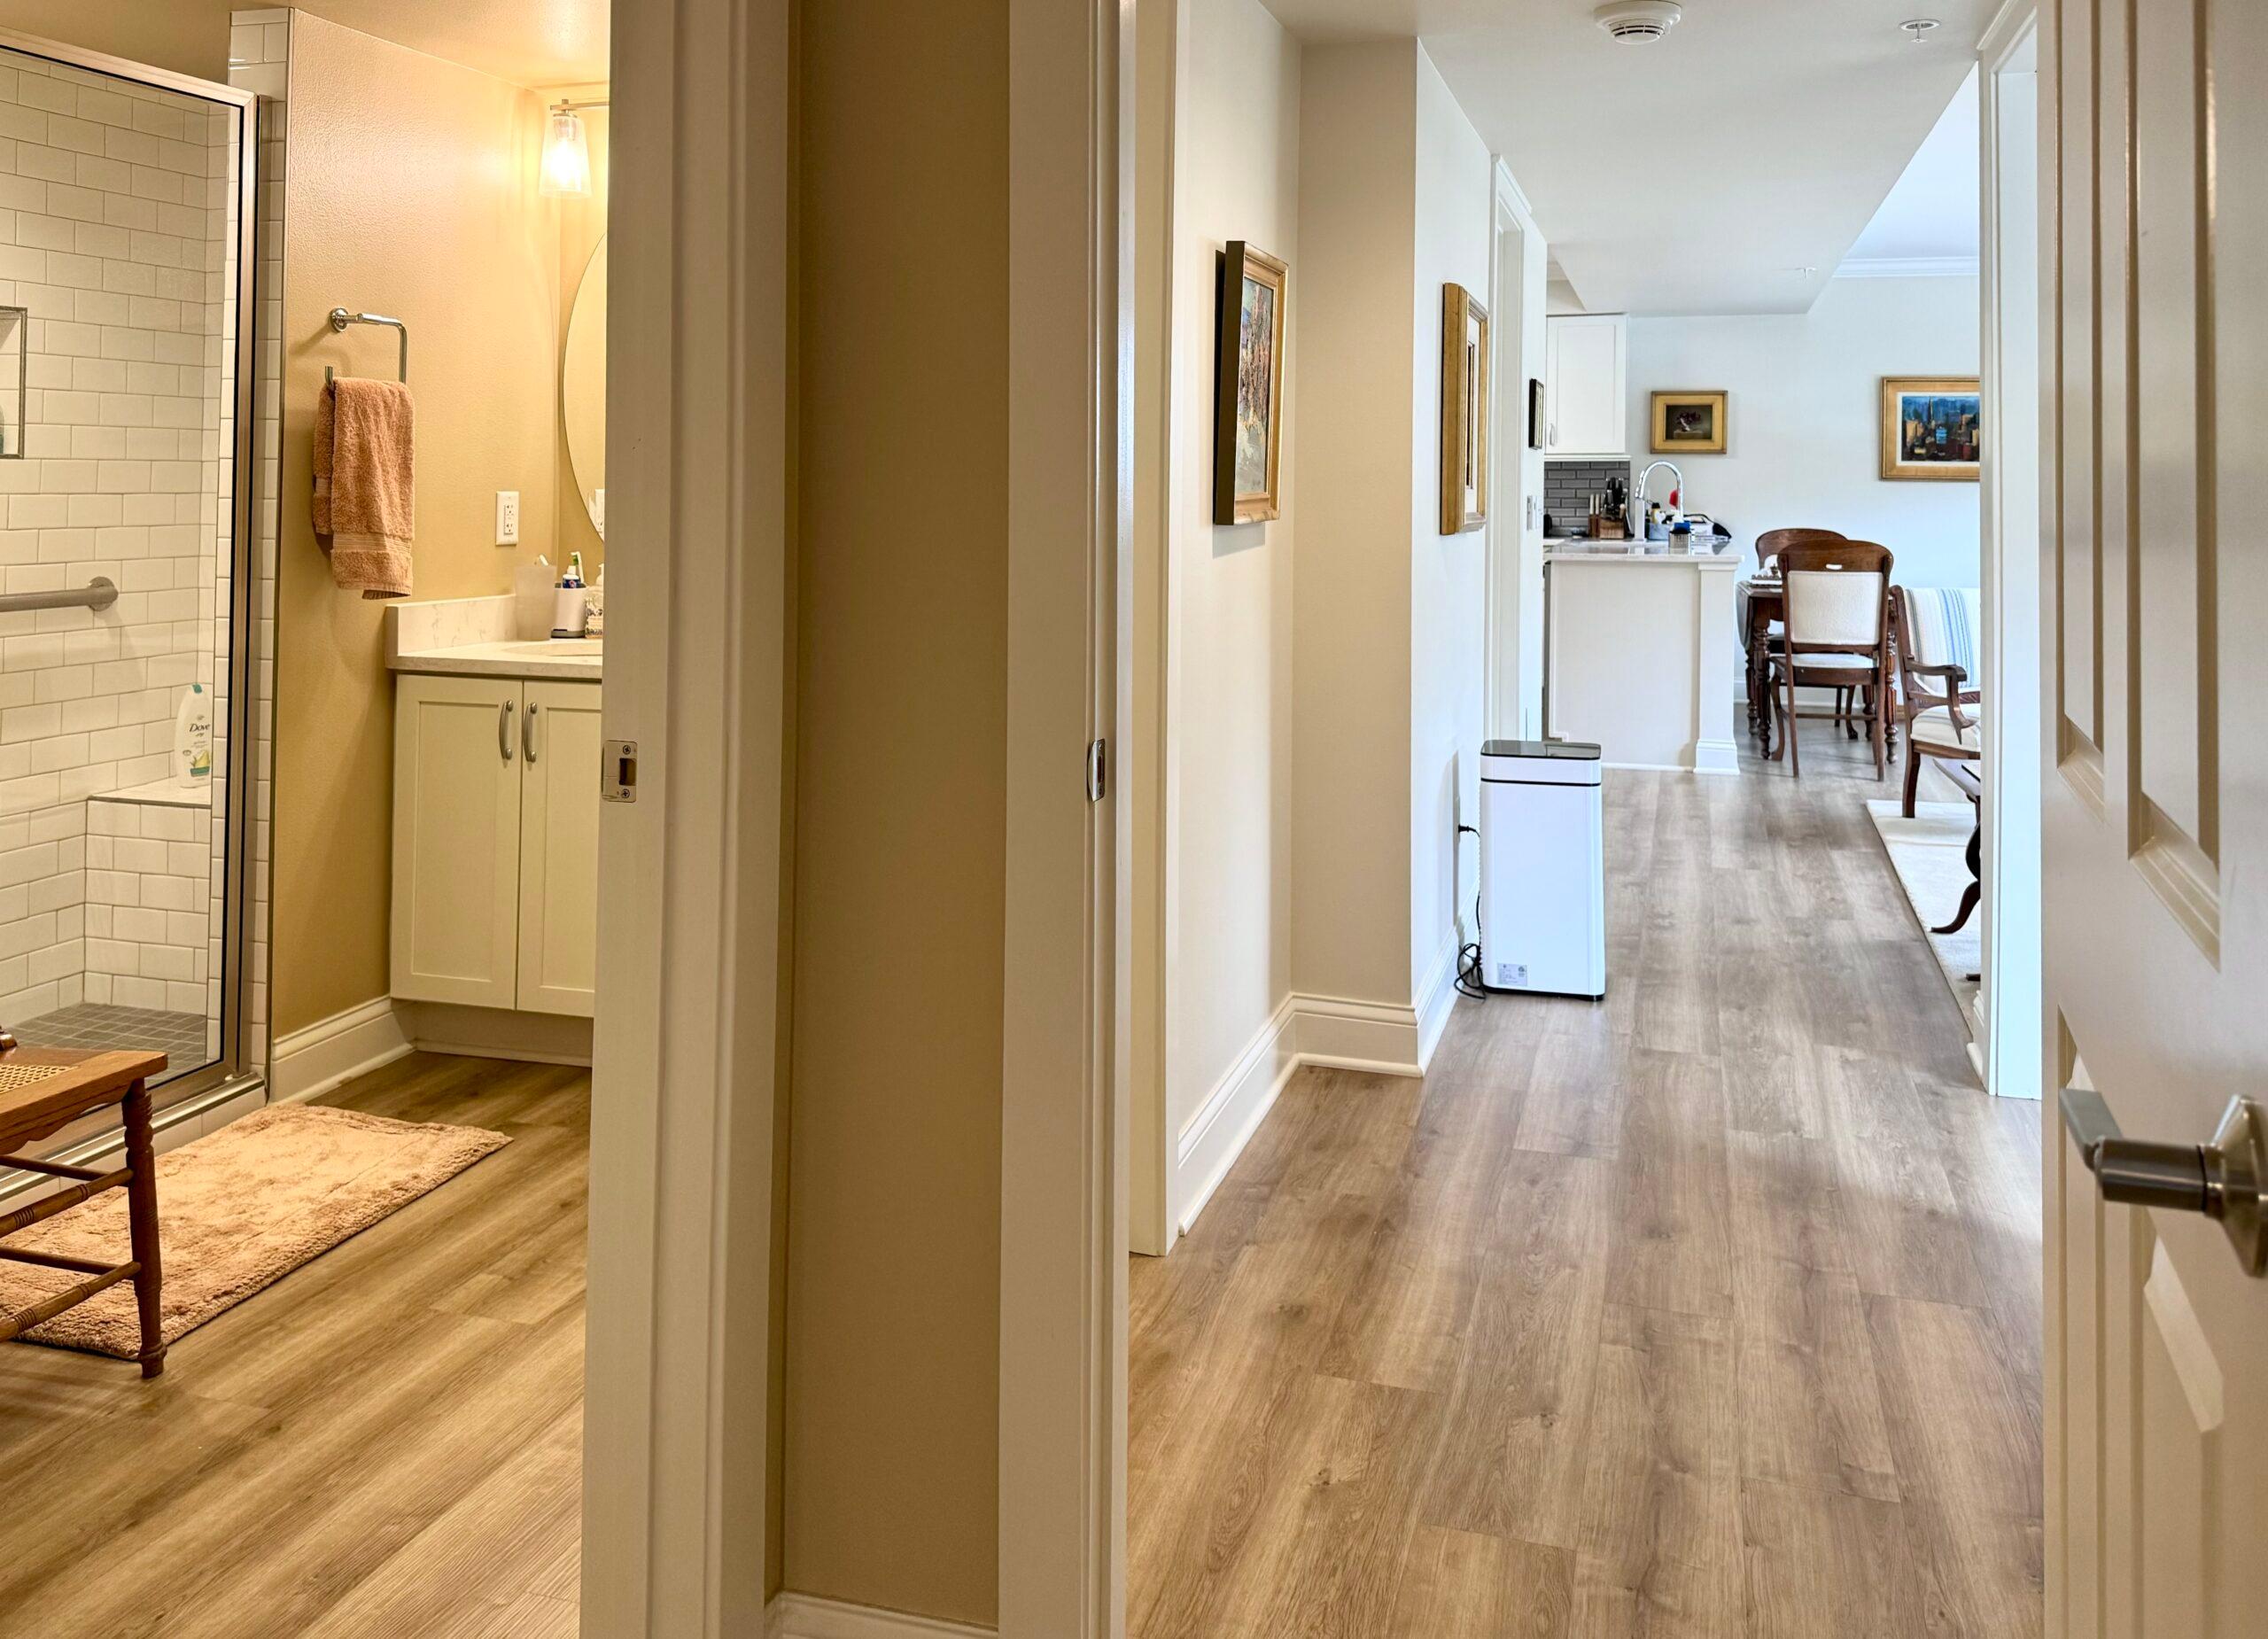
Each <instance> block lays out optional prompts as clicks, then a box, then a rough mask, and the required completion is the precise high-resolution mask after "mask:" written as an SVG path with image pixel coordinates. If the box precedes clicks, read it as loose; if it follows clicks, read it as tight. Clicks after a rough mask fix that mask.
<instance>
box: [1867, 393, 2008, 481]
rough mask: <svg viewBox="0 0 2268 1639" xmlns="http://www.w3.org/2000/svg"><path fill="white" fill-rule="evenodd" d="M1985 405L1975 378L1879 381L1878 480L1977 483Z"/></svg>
mask: <svg viewBox="0 0 2268 1639" xmlns="http://www.w3.org/2000/svg"><path fill="white" fill-rule="evenodd" d="M1984 455H1985V402H1984V399H1983V397H1982V396H1981V394H1980V393H1979V392H1978V388H1977V377H1974V376H1885V377H1883V378H1882V475H1883V477H1884V478H1938V479H1945V480H1950V481H1953V482H1955V483H1960V482H1967V483H1970V484H1974V483H1975V482H1976V481H1977V465H1978V463H1979V462H1981V461H1982V460H1983V459H1984Z"/></svg>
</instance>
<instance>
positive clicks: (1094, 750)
mask: <svg viewBox="0 0 2268 1639" xmlns="http://www.w3.org/2000/svg"><path fill="white" fill-rule="evenodd" d="M1108 786H1109V781H1108V778H1107V771H1106V758H1105V742H1103V741H1100V740H1090V741H1089V742H1087V801H1089V802H1091V803H1099V802H1100V801H1102V799H1103V793H1104V792H1105V791H1106V790H1107V788H1108Z"/></svg>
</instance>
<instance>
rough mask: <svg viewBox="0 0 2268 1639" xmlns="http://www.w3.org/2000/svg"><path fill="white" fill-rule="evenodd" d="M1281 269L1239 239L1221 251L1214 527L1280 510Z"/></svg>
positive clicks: (1255, 520) (1258, 518)
mask: <svg viewBox="0 0 2268 1639" xmlns="http://www.w3.org/2000/svg"><path fill="white" fill-rule="evenodd" d="M1286 276H1287V273H1286V269H1285V266H1284V264H1283V263H1282V262H1280V261H1278V260H1276V258H1274V257H1273V256H1270V255H1269V254H1268V253H1267V252H1265V251H1260V250H1255V249H1254V248H1253V247H1252V246H1251V245H1247V244H1246V243H1245V242H1244V241H1243V240H1242V239H1231V240H1230V241H1229V244H1228V248H1227V249H1226V250H1224V251H1223V252H1221V291H1220V328H1219V330H1217V331H1216V337H1215V342H1214V353H1213V360H1214V373H1215V383H1214V394H1215V397H1214V413H1213V522H1214V523H1216V524H1252V523H1258V522H1261V521H1263V520H1265V519H1269V518H1272V517H1277V516H1278V515H1279V514H1280V512H1281V511H1282V509H1283V494H1282V491H1281V489H1280V488H1279V485H1278V474H1279V473H1280V472H1281V470H1282V462H1283V447H1284V416H1283V403H1284V297H1285V279H1286Z"/></svg>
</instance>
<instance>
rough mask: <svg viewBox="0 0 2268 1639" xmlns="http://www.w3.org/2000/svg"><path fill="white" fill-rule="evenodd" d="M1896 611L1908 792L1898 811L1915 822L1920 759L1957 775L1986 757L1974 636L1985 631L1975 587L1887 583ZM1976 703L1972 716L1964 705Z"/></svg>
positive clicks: (1956, 781) (1961, 782) (1958, 782)
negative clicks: (1974, 713)
mask: <svg viewBox="0 0 2268 1639" xmlns="http://www.w3.org/2000/svg"><path fill="white" fill-rule="evenodd" d="M1890 595H1891V601H1892V602H1893V603H1894V604H1895V606H1896V609H1897V616H1898V618H1897V626H1898V670H1899V694H1900V695H1903V696H1904V697H1905V717H1906V749H1907V761H1906V792H1905V801H1904V803H1903V804H1902V806H1901V809H1900V812H1903V813H1904V814H1905V816H1906V817H1907V819H1908V820H1911V819H1912V818H1913V817H1914V797H1915V792H1916V790H1917V789H1918V788H1920V784H1921V780H1922V758H1923V757H1934V758H1936V759H1937V760H1938V762H1940V763H1943V764H1944V765H1946V773H1950V774H1953V783H1954V784H1956V785H1959V786H1961V788H1962V789H1963V790H1964V791H1966V790H1967V789H1968V782H1967V781H1964V780H1962V779H1961V774H1962V773H1969V772H1972V771H1973V768H1974V765H1977V764H1978V763H1980V762H1981V761H1982V760H1983V758H1984V756H1985V736H1984V729H1983V727H1982V726H1981V725H1980V724H1979V722H1978V721H1977V718H1978V717H1981V716H1982V715H1983V707H1984V700H1985V696H1984V695H1983V694H1982V693H1981V692H1980V691H1979V690H1978V689H1977V687H1976V681H1977V634H1978V633H1981V632H1982V631H1983V630H1984V621H1983V615H1984V610H1983V609H1982V607H1981V605H1982V600H1981V599H1980V597H1979V596H1978V594H1977V588H1976V587H1975V586H1915V587H1907V586H1892V587H1891V593H1890ZM1966 706H1975V707H1977V715H1976V716H1971V715H1970V714H1969V712H1968V711H1964V710H1963V709H1962V708H1963V707H1966Z"/></svg>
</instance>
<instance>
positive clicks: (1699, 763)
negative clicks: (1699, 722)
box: [1693, 740, 1740, 774]
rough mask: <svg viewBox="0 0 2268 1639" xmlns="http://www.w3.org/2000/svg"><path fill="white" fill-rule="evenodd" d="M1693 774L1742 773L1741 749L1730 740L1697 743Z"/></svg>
mask: <svg viewBox="0 0 2268 1639" xmlns="http://www.w3.org/2000/svg"><path fill="white" fill-rule="evenodd" d="M1693 772H1694V773H1697V774H1736V773H1740V747H1739V746H1737V745H1736V744H1735V743H1734V742H1732V741H1729V740H1697V741H1695V742H1693Z"/></svg>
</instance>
